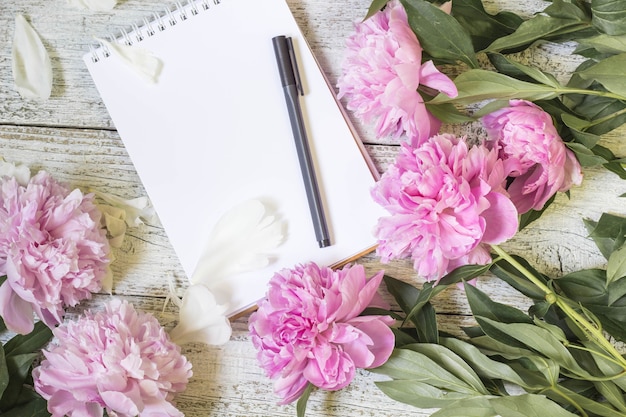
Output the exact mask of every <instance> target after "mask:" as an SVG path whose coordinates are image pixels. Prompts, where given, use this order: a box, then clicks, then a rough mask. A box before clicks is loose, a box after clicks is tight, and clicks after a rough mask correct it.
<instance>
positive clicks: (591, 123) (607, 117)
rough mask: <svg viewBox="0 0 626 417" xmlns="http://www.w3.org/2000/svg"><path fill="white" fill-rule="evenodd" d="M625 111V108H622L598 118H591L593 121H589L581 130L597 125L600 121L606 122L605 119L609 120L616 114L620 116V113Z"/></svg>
mask: <svg viewBox="0 0 626 417" xmlns="http://www.w3.org/2000/svg"><path fill="white" fill-rule="evenodd" d="M625 113H626V108H624V109H622V110H619V111H616V112H615V113H611V114H609V115H608V116H604V117H602V118H600V119H596V120H593V121H591V122H589V125H588V126H585V128H584V129H583V130H587V129H589V128H590V127H593V126H596V125H599V124H600V123H604V122H607V121H609V120H611V119H614V118H616V117H618V116H621V115H622V114H625Z"/></svg>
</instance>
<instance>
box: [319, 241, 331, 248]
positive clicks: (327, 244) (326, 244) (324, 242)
mask: <svg viewBox="0 0 626 417" xmlns="http://www.w3.org/2000/svg"><path fill="white" fill-rule="evenodd" d="M319 244H320V248H325V247H327V246H330V239H322V240H320V241H319Z"/></svg>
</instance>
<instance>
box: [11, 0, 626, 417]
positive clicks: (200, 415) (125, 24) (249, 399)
mask: <svg viewBox="0 0 626 417" xmlns="http://www.w3.org/2000/svg"><path fill="white" fill-rule="evenodd" d="M287 2H288V4H289V6H290V8H291V10H292V11H293V13H294V15H295V17H296V19H297V21H298V22H299V24H300V26H301V27H302V30H303V32H304V34H305V36H306V37H307V39H308V41H309V43H310V45H311V47H312V49H313V50H314V52H315V54H316V56H317V57H318V59H319V61H320V64H321V66H322V68H323V69H324V71H325V72H326V75H327V76H328V78H329V80H330V82H331V83H332V84H333V85H335V83H336V81H337V79H338V77H339V75H340V73H341V62H342V59H343V54H344V48H343V46H344V43H345V38H346V37H347V36H348V35H349V34H350V33H351V32H352V30H353V24H354V22H355V21H358V20H359V19H361V18H362V17H363V16H364V15H365V12H366V10H367V7H368V6H369V2H368V1H367V0H342V1H334V2H329V1H327V0H287ZM172 3H173V2H169V1H163V0H122V1H120V2H119V5H118V7H116V8H115V9H114V10H113V11H112V12H106V13H102V12H101V13H97V12H89V11H85V10H79V9H75V8H72V7H70V6H68V5H67V4H66V3H65V1H64V0H21V1H19V2H9V1H1V2H0V156H3V157H4V158H5V159H6V160H9V161H13V162H23V163H25V164H27V165H29V166H30V167H31V168H32V170H33V171H37V170H40V169H45V170H47V171H49V172H51V173H53V175H54V176H55V177H56V178H58V179H60V180H62V181H65V182H67V183H68V184H69V185H71V186H72V187H80V188H81V189H83V190H84V191H89V190H92V189H97V190H100V191H103V192H108V193H112V194H116V195H119V196H121V197H125V198H132V197H137V196H141V195H144V194H145V191H144V189H143V186H142V185H141V182H140V180H139V178H138V176H137V174H136V172H135V169H134V167H133V164H132V162H131V161H130V159H129V157H128V154H127V153H126V150H125V149H124V146H123V144H122V142H121V141H120V138H119V136H118V134H117V132H116V131H115V128H114V125H113V123H112V121H111V119H110V117H109V115H108V113H107V111H106V108H105V107H104V105H103V103H102V101H101V100H100V98H99V96H98V93H97V91H96V89H95V87H94V85H93V83H92V81H91V78H90V77H89V74H88V72H87V69H86V68H85V66H84V64H83V62H82V56H83V54H84V53H86V52H87V51H88V46H89V44H90V43H91V42H93V37H94V36H99V37H102V36H105V35H106V34H108V33H119V29H120V28H130V26H131V25H132V24H133V23H138V22H140V21H141V20H142V19H143V18H144V17H146V16H150V15H151V14H152V12H154V11H163V10H164V8H165V7H166V6H169V5H171V4H172ZM504 7H506V8H507V9H509V10H512V11H515V12H518V13H521V14H524V15H527V16H530V15H531V14H532V13H533V12H535V11H538V10H540V9H541V8H542V7H545V2H542V1H541V0H522V1H515V2H514V1H511V0H497V1H489V2H486V8H487V10H488V11H490V12H496V11H498V10H500V9H502V8H504ZM269 12H270V11H268V13H269ZM18 13H21V14H23V15H24V16H25V17H26V18H27V20H29V21H30V22H31V23H32V25H33V27H34V28H35V30H36V31H37V32H38V33H39V35H40V36H41V38H42V40H43V42H44V44H45V45H46V47H47V49H48V51H49V53H50V56H51V58H52V64H53V71H54V88H53V92H52V97H51V99H50V100H48V101H45V102H37V101H26V100H22V99H21V98H20V97H19V95H18V94H17V92H16V90H15V88H14V87H13V81H12V75H11V44H12V38H13V27H14V19H15V15H16V14H18ZM214 41H216V42H219V41H221V40H219V39H216V40H214ZM198 47H199V48H201V47H202V46H201V44H200V45H199V46H198ZM571 50H572V45H567V44H566V45H553V44H543V45H538V46H537V47H536V48H533V49H531V50H529V51H527V52H525V53H524V54H523V55H521V56H520V58H521V59H523V60H525V61H526V62H529V63H532V64H534V65H538V66H540V67H542V68H543V69H545V70H547V71H549V72H552V73H554V74H555V75H556V76H557V77H558V78H559V79H560V80H562V81H565V80H566V79H567V76H568V74H569V73H570V72H571V71H572V70H573V69H574V68H575V67H576V65H578V63H579V62H580V61H579V60H578V59H577V58H576V57H573V56H571V55H570V53H571ZM353 121H354V123H355V125H356V127H357V129H358V131H359V133H360V134H361V135H362V138H363V140H364V142H365V143H366V144H367V150H368V152H369V153H370V155H372V157H373V159H374V161H375V164H376V166H377V168H378V169H379V171H381V172H382V171H384V170H385V169H386V167H387V166H388V165H389V164H390V163H391V162H393V160H394V158H395V155H396V152H397V145H395V144H394V143H393V142H392V141H390V140H388V139H378V138H376V136H375V134H374V131H373V129H372V127H371V126H366V125H363V124H362V123H360V122H359V121H358V120H353ZM444 129H445V130H449V131H451V132H453V133H456V134H459V135H461V134H466V135H468V136H471V137H475V138H480V137H483V136H484V132H483V131H482V129H481V127H480V125H479V124H476V123H474V124H468V125H464V126H444ZM624 133H626V130H625V129H623V128H622V129H620V130H619V131H617V132H613V133H612V134H610V135H608V137H607V138H606V139H604V145H606V146H608V147H609V148H611V149H612V150H613V151H614V152H615V153H616V154H617V155H621V156H624V155H626V145H624V144H623V143H622V141H621V137H623V136H624ZM147 140H149V138H147ZM164 169H167V167H164ZM622 193H626V182H624V181H622V180H620V179H618V177H617V176H615V175H614V174H611V173H609V172H607V171H605V170H603V169H599V168H593V169H587V170H586V171H585V180H584V184H583V185H582V186H581V187H577V188H575V189H573V190H572V192H571V200H568V199H567V197H566V196H564V195H559V196H558V198H557V199H556V202H555V203H554V204H553V205H552V206H551V207H550V208H549V209H548V210H547V212H546V213H545V215H544V216H543V217H542V218H541V219H540V220H539V221H537V222H535V223H533V224H532V225H531V226H530V227H529V228H528V229H526V230H524V231H523V232H521V233H519V234H518V235H517V236H516V237H515V238H514V239H512V240H511V241H509V242H507V243H506V244H505V245H503V246H504V247H505V248H506V249H508V250H509V251H510V252H512V253H515V254H519V255H522V256H524V257H526V258H527V259H528V260H529V261H530V262H531V263H533V264H535V266H536V267H537V268H538V269H539V270H541V271H542V272H545V273H547V274H551V275H555V276H558V275H560V274H562V273H564V272H568V271H572V270H575V269H580V268H585V267H592V266H601V265H603V264H604V262H605V261H604V259H603V258H602V257H601V256H600V254H599V252H598V251H597V250H596V248H595V245H594V244H593V242H592V241H591V240H590V239H589V238H588V237H587V232H586V230H585V228H584V226H583V223H582V221H581V220H582V218H585V217H588V218H591V219H597V218H598V217H599V215H600V213H602V212H603V211H609V212H612V213H615V214H622V215H626V206H625V204H624V200H623V199H622V198H619V197H618V196H619V195H620V194H622ZM114 255H115V258H116V259H115V262H114V263H113V270H114V275H115V277H114V289H113V295H114V296H119V297H124V298H126V299H128V300H129V301H131V302H133V303H134V304H135V305H136V307H137V308H139V309H142V310H145V311H148V312H151V313H153V314H155V316H156V317H157V318H158V319H159V320H160V322H161V323H162V324H163V325H164V326H166V327H168V328H169V327H172V326H174V325H175V323H176V321H177V317H176V310H175V308H174V307H172V306H171V305H169V306H165V307H164V301H165V297H166V295H167V285H168V280H170V279H173V280H174V282H175V285H176V286H177V287H179V288H180V289H183V288H184V287H185V286H186V285H187V281H186V278H185V277H184V274H183V271H182V268H181V266H180V264H179V262H178V260H177V258H176V256H175V254H174V252H173V250H172V247H171V245H170V244H169V241H168V239H167V236H166V235H165V233H164V231H163V229H162V227H161V225H160V224H159V222H158V220H157V221H155V222H154V223H152V224H147V225H143V226H140V227H137V228H134V229H131V230H129V232H128V234H127V237H126V239H125V241H124V244H123V246H122V247H121V248H120V249H115V250H114ZM357 262H358V263H360V264H363V265H364V266H365V267H366V269H367V271H368V272H369V273H371V274H373V273H375V272H377V271H378V270H380V269H384V270H385V271H386V273H387V274H389V275H392V276H394V277H396V278H398V279H402V280H404V281H406V282H410V283H414V284H417V285H419V284H421V283H422V281H421V280H420V278H418V277H417V276H416V273H415V271H414V270H413V268H412V265H411V262H410V261H406V260H403V261H393V262H390V263H389V264H385V265H383V264H381V263H380V262H379V261H378V259H377V257H376V256H375V254H370V255H367V256H364V257H363V258H361V259H359V260H358V261H357ZM478 285H479V287H480V288H481V289H483V290H484V291H486V292H487V293H489V294H490V295H491V296H492V297H493V298H494V299H496V300H498V301H500V302H503V303H508V304H511V305H514V306H518V307H519V308H522V309H526V308H527V307H528V306H529V302H528V300H526V299H525V298H524V297H522V296H521V295H519V294H517V293H516V292H515V291H513V290H512V289H511V288H509V287H508V286H507V285H506V284H504V283H502V282H501V281H499V280H496V279H493V278H492V277H484V278H482V279H481V280H479V283H478ZM383 296H384V297H385V298H386V299H388V300H390V301H391V296H390V295H389V294H387V293H384V294H383ZM109 297H111V295H107V294H96V295H95V296H94V298H93V299H92V300H89V301H86V302H85V303H83V304H82V305H81V306H79V307H77V308H75V309H72V310H70V312H69V313H68V319H72V318H75V317H76V316H77V315H78V314H80V313H81V311H82V310H83V309H85V308H92V309H97V308H99V307H100V306H101V305H102V303H103V302H104V301H105V300H107V299H108V298H109ZM434 305H435V307H436V309H437V311H438V313H439V324H440V326H441V327H442V329H444V330H446V331H449V332H451V333H455V334H460V330H459V328H460V326H461V325H469V324H471V323H472V321H471V318H470V317H469V308H468V306H467V302H466V301H465V298H464V296H463V293H462V291H460V290H459V289H456V288H453V289H449V290H447V291H446V292H445V293H444V295H443V297H441V298H440V299H437V300H436V301H435V302H434ZM247 320H248V316H243V317H241V318H239V319H237V320H235V321H234V322H233V337H232V340H231V341H230V342H228V343H227V344H226V345H224V346H221V347H206V346H203V345H198V344H192V345H186V346H184V347H183V351H184V353H185V354H186V355H187V356H188V358H189V359H190V360H191V361H192V363H193V366H194V377H193V378H192V380H191V382H190V384H189V387H188V389H187V390H186V391H185V392H184V393H183V394H181V395H180V396H179V397H178V406H179V408H180V409H181V410H182V411H183V412H184V413H185V415H186V416H189V417H206V416H223V417H234V416H294V415H295V407H294V405H289V406H279V405H277V404H276V402H277V400H278V398H277V397H275V396H274V395H273V393H272V387H271V383H270V381H269V380H268V379H267V378H266V377H265V376H264V375H263V372H262V370H261V369H260V368H259V367H258V365H257V362H256V352H255V351H254V349H253V347H252V344H251V343H250V340H249V337H248V331H247ZM379 379H380V377H379V376H377V375H375V374H372V373H370V372H368V371H359V372H358V374H357V377H356V378H355V381H354V382H353V383H352V384H351V385H350V386H349V387H348V388H346V389H344V390H341V391H339V392H330V393H328V392H320V391H316V392H314V393H313V394H312V396H311V398H310V400H309V407H308V412H307V415H308V416H311V417H314V416H383V417H384V416H428V415H430V414H431V412H432V410H416V409H414V408H412V407H409V406H405V405H403V404H399V403H396V402H394V401H392V400H390V399H388V398H387V397H385V396H384V395H383V394H382V393H381V392H380V391H379V390H378V389H377V388H376V386H375V384H374V381H376V380H379Z"/></svg>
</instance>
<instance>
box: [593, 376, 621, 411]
mask: <svg viewBox="0 0 626 417" xmlns="http://www.w3.org/2000/svg"><path fill="white" fill-rule="evenodd" d="M594 384H595V386H596V388H597V389H598V392H599V393H600V394H602V396H603V397H604V398H606V400H607V401H608V402H609V403H611V404H612V405H613V407H615V408H616V409H617V410H619V411H621V412H626V401H624V393H623V392H622V390H620V389H619V387H618V386H617V385H615V384H614V383H613V382H611V381H596V382H594Z"/></svg>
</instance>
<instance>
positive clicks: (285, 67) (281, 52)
mask: <svg viewBox="0 0 626 417" xmlns="http://www.w3.org/2000/svg"><path fill="white" fill-rule="evenodd" d="M290 41H291V38H287V37H286V36H282V35H281V36H275V37H273V38H272V44H273V45H274V54H275V55H276V64H278V73H279V74H280V82H281V84H282V85H283V87H285V86H288V85H296V86H297V85H298V83H297V82H296V78H297V77H298V73H297V71H298V70H297V67H295V64H294V62H293V59H294V56H293V47H292V46H291V42H290Z"/></svg>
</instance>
